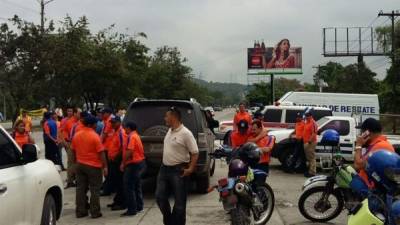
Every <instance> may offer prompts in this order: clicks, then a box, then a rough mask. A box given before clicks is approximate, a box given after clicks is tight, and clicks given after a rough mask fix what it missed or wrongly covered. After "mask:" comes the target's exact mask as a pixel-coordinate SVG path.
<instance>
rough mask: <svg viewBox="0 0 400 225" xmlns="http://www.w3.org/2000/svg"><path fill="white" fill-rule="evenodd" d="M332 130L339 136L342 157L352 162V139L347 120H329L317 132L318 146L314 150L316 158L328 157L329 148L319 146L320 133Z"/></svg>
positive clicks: (329, 153) (329, 154)
mask: <svg viewBox="0 0 400 225" xmlns="http://www.w3.org/2000/svg"><path fill="white" fill-rule="evenodd" d="M328 129H334V130H336V131H337V132H338V133H339V135H340V151H341V154H342V156H343V157H344V158H345V159H346V160H348V161H352V160H353V149H354V140H353V139H354V138H353V134H352V132H351V129H350V122H349V121H348V120H342V119H337V120H331V121H329V122H328V123H326V124H325V125H323V126H322V127H320V128H319V130H318V144H317V148H316V153H317V158H319V157H330V156H331V148H330V147H327V146H324V145H322V144H321V139H322V133H323V132H324V131H325V130H328Z"/></svg>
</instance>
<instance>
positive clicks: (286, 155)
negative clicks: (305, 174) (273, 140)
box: [279, 146, 293, 171]
mask: <svg viewBox="0 0 400 225" xmlns="http://www.w3.org/2000/svg"><path fill="white" fill-rule="evenodd" d="M283 150H284V151H282V154H281V155H280V157H279V161H280V162H281V164H282V169H283V170H284V171H287V170H290V168H289V167H288V165H287V164H288V163H289V162H288V159H289V157H290V156H291V155H292V154H293V150H292V149H291V148H289V146H288V147H286V148H284V149H283Z"/></svg>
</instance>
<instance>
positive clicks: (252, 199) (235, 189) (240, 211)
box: [209, 143, 275, 225]
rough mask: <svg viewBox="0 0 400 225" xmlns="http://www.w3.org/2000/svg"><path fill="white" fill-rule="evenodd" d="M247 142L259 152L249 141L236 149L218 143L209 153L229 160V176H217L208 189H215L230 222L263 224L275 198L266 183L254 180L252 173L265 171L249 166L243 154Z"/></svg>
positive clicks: (269, 213)
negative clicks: (216, 180)
mask: <svg viewBox="0 0 400 225" xmlns="http://www.w3.org/2000/svg"><path fill="white" fill-rule="evenodd" d="M249 145H251V146H252V148H253V149H254V151H258V153H257V154H260V152H259V149H258V147H257V146H256V145H254V144H249V143H248V144H245V145H243V146H242V147H240V148H238V149H235V150H232V149H231V148H230V147H229V146H221V147H220V148H218V149H216V150H215V151H214V153H210V155H211V157H212V158H214V159H221V158H225V159H227V161H228V162H229V163H228V165H229V171H228V177H226V178H222V179H219V180H218V183H217V185H214V186H212V187H210V189H209V192H212V191H213V190H215V189H217V190H218V192H219V196H220V201H221V202H222V204H223V207H224V210H225V211H227V212H229V214H230V217H231V224H232V225H249V224H254V225H264V224H266V223H267V222H268V221H269V219H270V218H271V216H272V212H273V210H274V205H275V197H274V193H273V191H272V188H271V187H270V186H269V185H268V184H267V183H263V184H259V183H256V182H255V181H254V176H257V175H266V173H265V172H264V171H261V170H257V169H251V167H250V165H249V163H248V161H249V159H248V158H246V157H245V156H243V155H245V154H242V153H243V151H246V148H248V146H249ZM246 146H247V147H246ZM257 162H258V160H257Z"/></svg>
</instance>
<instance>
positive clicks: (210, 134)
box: [201, 110, 215, 151]
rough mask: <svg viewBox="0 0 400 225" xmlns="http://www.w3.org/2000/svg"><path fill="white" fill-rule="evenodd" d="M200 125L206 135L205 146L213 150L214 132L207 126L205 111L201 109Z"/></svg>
mask: <svg viewBox="0 0 400 225" xmlns="http://www.w3.org/2000/svg"><path fill="white" fill-rule="evenodd" d="M201 126H202V130H203V133H204V134H205V135H206V138H207V148H208V149H210V150H211V151H213V150H214V141H215V136H214V133H213V132H212V131H211V129H210V128H209V124H208V122H207V119H206V112H205V111H204V110H202V111H201Z"/></svg>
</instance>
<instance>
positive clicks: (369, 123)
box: [356, 118, 382, 133]
mask: <svg viewBox="0 0 400 225" xmlns="http://www.w3.org/2000/svg"><path fill="white" fill-rule="evenodd" d="M356 128H358V129H361V130H362V131H366V130H368V131H369V132H372V133H380V132H382V125H381V123H379V121H378V120H376V119H374V118H368V119H366V120H364V122H363V123H362V124H361V125H360V126H357V127H356Z"/></svg>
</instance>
